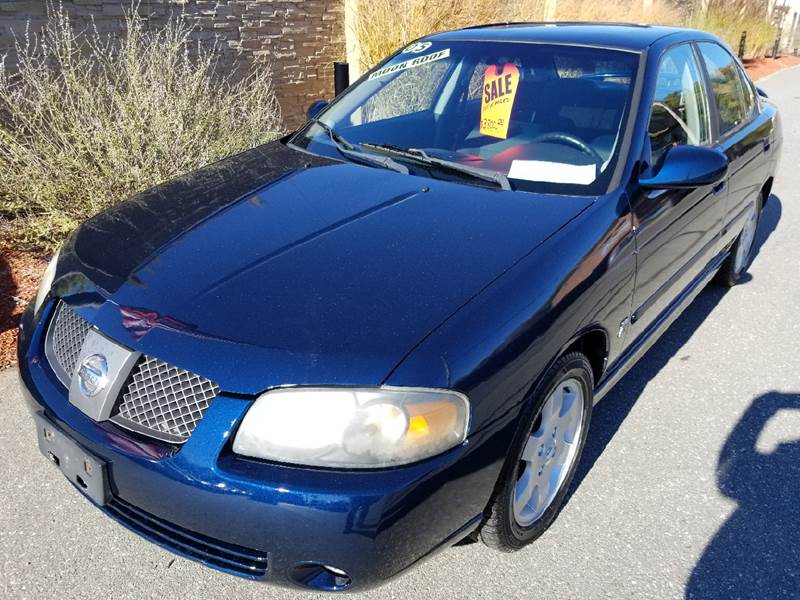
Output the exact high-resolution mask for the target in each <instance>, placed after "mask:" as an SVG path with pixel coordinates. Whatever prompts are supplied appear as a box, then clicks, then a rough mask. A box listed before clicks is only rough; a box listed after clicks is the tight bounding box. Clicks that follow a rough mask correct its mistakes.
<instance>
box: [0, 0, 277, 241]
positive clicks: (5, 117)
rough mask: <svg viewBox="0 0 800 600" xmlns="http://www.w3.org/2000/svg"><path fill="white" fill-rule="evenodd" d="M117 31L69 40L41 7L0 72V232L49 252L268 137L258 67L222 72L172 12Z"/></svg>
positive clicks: (268, 114) (267, 78) (70, 33)
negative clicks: (77, 230)
mask: <svg viewBox="0 0 800 600" xmlns="http://www.w3.org/2000/svg"><path fill="white" fill-rule="evenodd" d="M126 25H127V28H126V35H125V36H123V37H122V38H121V39H117V38H112V37H109V36H104V35H101V34H100V33H98V31H97V30H88V31H85V32H79V31H76V30H75V29H74V28H73V26H72V25H71V24H70V20H69V16H68V15H67V14H66V13H65V12H64V11H63V9H61V8H57V9H56V8H53V7H52V6H51V8H50V10H49V19H48V23H47V25H46V28H45V29H44V30H43V32H42V33H41V35H38V36H35V37H31V36H30V35H25V36H24V37H22V38H19V39H18V40H17V44H16V54H17V55H18V64H17V68H16V69H15V70H13V71H12V70H11V69H8V70H6V69H3V68H2V67H0V220H2V219H3V218H5V219H6V221H7V223H6V225H5V226H4V227H0V235H3V236H7V235H10V236H12V238H13V239H14V242H15V243H17V244H25V245H27V246H29V247H33V248H40V249H49V248H52V247H53V246H55V245H57V244H58V243H59V241H60V240H61V239H63V237H64V236H65V235H66V234H67V233H68V232H69V231H70V230H71V229H73V228H74V227H75V226H76V225H77V224H78V223H80V222H81V221H82V220H83V219H86V218H87V217H89V216H91V215H93V214H95V213H96V212H98V211H100V210H102V209H104V208H106V207H108V206H110V205H112V204H113V203H115V202H118V201H119V200H122V199H124V198H125V197H127V196H129V195H131V194H132V193H135V192H137V191H140V190H142V189H145V188H147V187H150V186H152V185H155V184H157V183H159V182H161V181H163V180H165V179H168V178H170V177H173V176H175V175H178V174H180V173H185V172H187V171H190V170H192V169H195V168H198V167H200V166H202V165H204V164H207V163H209V162H212V161H214V160H216V159H218V158H221V157H223V156H226V155H228V154H231V153H234V152H237V151H240V150H243V149H246V148H249V147H252V146H256V145H258V144H261V143H263V142H265V141H268V140H271V139H273V138H275V137H277V136H278V135H279V133H280V111H279V107H278V104H277V102H276V100H275V96H274V93H273V89H272V78H271V73H270V70H269V67H268V66H267V65H264V64H261V65H257V66H255V67H253V69H251V70H250V71H249V72H248V73H246V74H242V75H243V76H242V77H238V76H237V75H238V74H236V73H235V72H227V73H222V72H221V68H220V67H219V65H218V59H217V56H219V53H218V52H216V50H217V49H216V48H214V47H210V48H209V47H203V46H201V45H200V43H199V42H196V41H193V39H192V34H193V31H194V30H193V27H192V26H191V25H188V24H187V22H186V19H184V18H182V16H181V15H178V16H173V17H172V18H170V19H169V21H168V22H167V23H166V24H165V25H164V26H163V27H159V28H153V29H151V28H149V27H148V26H147V24H146V22H145V20H143V19H142V18H141V17H139V16H138V15H137V14H136V13H135V12H129V13H128V14H127V15H126ZM0 225H2V223H0Z"/></svg>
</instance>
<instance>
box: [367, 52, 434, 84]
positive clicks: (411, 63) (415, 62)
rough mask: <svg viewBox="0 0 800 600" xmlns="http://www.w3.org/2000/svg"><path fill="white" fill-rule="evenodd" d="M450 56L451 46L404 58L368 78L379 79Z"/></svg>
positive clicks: (370, 79)
mask: <svg viewBox="0 0 800 600" xmlns="http://www.w3.org/2000/svg"><path fill="white" fill-rule="evenodd" d="M449 56H450V48H445V49H444V50H439V51H438V52H432V53H431V54H426V55H424V56H417V57H416V58H411V59H409V60H404V61H403V62H399V63H396V64H394V65H388V66H385V67H383V68H380V69H378V70H377V71H375V72H374V73H372V74H370V76H369V78H368V80H369V81H372V80H373V79H378V78H379V77H385V76H386V75H391V74H392V73H397V72H399V71H405V70H406V69H413V68H414V67H419V66H422V65H427V64H428V63H432V62H435V61H437V60H442V59H443V58H447V57H449Z"/></svg>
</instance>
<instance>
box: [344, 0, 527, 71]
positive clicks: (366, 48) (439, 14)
mask: <svg viewBox="0 0 800 600" xmlns="http://www.w3.org/2000/svg"><path fill="white" fill-rule="evenodd" d="M357 11H358V19H357V21H356V28H357V31H356V35H357V37H358V41H359V45H360V51H361V56H360V59H361V69H362V70H364V71H365V70H367V69H369V68H371V67H373V66H374V65H376V64H377V63H378V62H380V61H381V60H383V59H384V58H386V57H387V56H388V55H389V54H391V53H393V52H394V51H395V50H397V49H398V48H400V47H401V46H405V45H406V44H408V42H410V41H411V40H413V39H416V38H418V37H420V36H423V35H426V34H428V33H431V32H434V31H441V30H444V29H454V28H457V27H466V26H468V25H472V24H476V23H494V22H498V21H505V20H509V19H511V20H513V18H512V16H513V11H512V8H511V7H509V6H505V3H502V2H498V1H497V0H359V1H358V5H357Z"/></svg>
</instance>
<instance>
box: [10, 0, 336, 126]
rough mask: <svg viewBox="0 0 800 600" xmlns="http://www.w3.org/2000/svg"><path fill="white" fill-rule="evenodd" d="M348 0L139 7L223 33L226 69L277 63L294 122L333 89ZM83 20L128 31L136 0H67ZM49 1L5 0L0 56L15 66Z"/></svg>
mask: <svg viewBox="0 0 800 600" xmlns="http://www.w3.org/2000/svg"><path fill="white" fill-rule="evenodd" d="M344 1H345V0H141V1H140V2H138V10H139V14H141V15H142V16H146V17H147V18H148V19H149V20H150V21H151V22H152V23H154V24H155V25H157V24H158V23H159V22H163V21H164V20H165V19H166V18H168V17H169V15H181V18H185V19H189V20H191V21H192V22H194V23H195V24H196V27H197V30H196V32H195V36H196V37H197V38H198V39H200V40H203V41H206V42H208V43H213V41H214V40H215V39H216V40H218V47H219V49H220V51H221V52H222V53H223V55H222V57H221V63H222V65H223V67H225V68H233V67H234V66H236V67H237V68H239V69H242V72H244V68H246V67H247V66H248V65H249V63H251V62H252V61H260V60H266V61H269V62H270V63H271V64H272V69H273V73H274V82H275V92H276V95H277V96H278V100H279V102H280V104H281V109H282V112H283V116H284V122H285V124H286V127H287V128H293V127H296V126H297V125H298V124H300V123H302V122H303V121H304V119H305V117H304V115H305V109H306V108H307V106H308V105H309V104H310V103H311V102H312V101H313V100H317V99H320V98H331V97H332V96H333V62H334V61H335V60H344V54H345V40H344V37H345V36H344V19H345V14H344V13H345V11H344ZM62 5H63V7H64V10H65V11H66V12H68V13H69V14H70V16H71V17H72V18H73V19H74V20H75V21H76V23H77V24H78V26H79V27H82V26H86V27H88V26H89V25H91V24H92V22H94V24H95V26H96V27H97V28H98V29H99V30H100V31H101V32H110V33H114V32H117V31H122V27H121V26H122V23H123V15H124V10H125V9H126V8H129V7H130V6H131V5H132V4H131V2H130V0H63V2H62ZM46 13H47V0H0V55H3V54H6V53H8V54H9V60H8V62H9V63H10V64H11V65H12V67H13V62H14V58H13V45H14V35H17V36H18V37H19V36H22V35H24V34H25V28H26V24H27V23H28V22H30V30H31V32H34V31H36V30H37V29H38V28H40V27H41V26H42V23H43V22H44V21H45V18H46Z"/></svg>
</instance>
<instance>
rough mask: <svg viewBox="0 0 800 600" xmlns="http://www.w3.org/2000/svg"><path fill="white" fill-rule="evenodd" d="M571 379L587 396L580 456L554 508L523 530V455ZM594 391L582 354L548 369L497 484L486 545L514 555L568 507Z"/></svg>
mask: <svg viewBox="0 0 800 600" xmlns="http://www.w3.org/2000/svg"><path fill="white" fill-rule="evenodd" d="M571 378H574V379H577V380H578V381H579V382H580V384H581V385H582V386H583V394H584V396H583V397H584V406H583V425H582V429H581V432H580V435H579V439H578V446H577V451H576V455H575V457H574V460H573V463H572V466H571V467H570V469H569V471H568V472H567V475H566V477H565V479H564V480H563V481H562V483H561V486H560V488H559V489H558V491H557V492H556V495H555V496H554V497H553V500H552V501H551V503H550V506H549V507H548V508H547V509H546V510H545V511H544V513H543V514H542V515H541V517H539V518H538V519H537V520H536V521H534V522H533V523H532V524H531V525H529V526H527V527H523V526H521V525H520V524H519V523H517V521H516V519H515V517H514V513H513V500H514V490H515V486H516V483H517V479H518V474H519V465H520V460H521V458H522V452H523V450H524V448H525V444H526V443H527V441H528V438H529V437H530V435H531V432H532V431H533V426H534V425H535V424H536V423H537V420H538V417H539V414H540V413H541V412H542V408H543V406H544V404H545V401H546V399H547V398H548V397H549V396H550V394H551V392H553V390H555V389H556V386H557V385H559V384H560V383H562V382H564V381H566V380H567V379H571ZM593 387H594V383H593V377H592V367H591V365H590V364H589V361H588V360H587V358H586V357H585V356H584V355H583V354H581V353H580V352H570V353H569V354H565V355H564V356H562V357H561V358H559V359H558V360H557V361H556V362H555V363H554V364H553V365H552V366H551V367H550V368H549V369H547V371H546V372H545V374H544V375H543V376H542V378H541V379H540V382H539V383H538V384H537V385H536V387H535V388H534V390H533V392H532V393H531V395H530V397H529V399H528V401H527V402H526V407H525V408H524V409H523V411H524V412H523V414H522V416H521V418H520V423H522V424H524V425H523V426H521V427H520V428H519V429H518V431H517V433H516V435H515V438H514V441H513V443H512V444H511V447H510V451H509V456H508V459H507V460H506V464H505V466H504V468H503V473H502V474H501V476H500V479H499V480H498V482H497V485H496V487H495V490H494V494H493V495H492V500H491V501H490V502H489V506H488V507H487V508H486V510H485V512H484V522H483V524H482V526H481V529H480V533H479V535H480V538H481V540H482V541H483V543H484V544H486V545H487V546H489V547H490V548H494V549H496V550H499V551H501V552H514V551H516V550H519V549H520V548H523V547H524V546H526V545H528V544H530V543H531V542H533V541H534V540H535V539H536V538H538V537H539V536H540V535H542V534H543V533H544V532H545V531H546V530H547V528H548V527H550V525H551V524H552V522H553V520H554V519H555V518H556V515H557V514H558V512H559V510H560V509H561V507H562V505H563V503H564V498H565V496H566V494H567V491H568V490H569V486H570V483H571V481H572V478H573V477H574V475H575V470H576V469H577V466H578V464H579V463H580V458H581V453H582V451H583V446H584V445H585V443H586V435H587V432H588V430H589V421H590V418H591V414H592V402H593Z"/></svg>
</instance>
